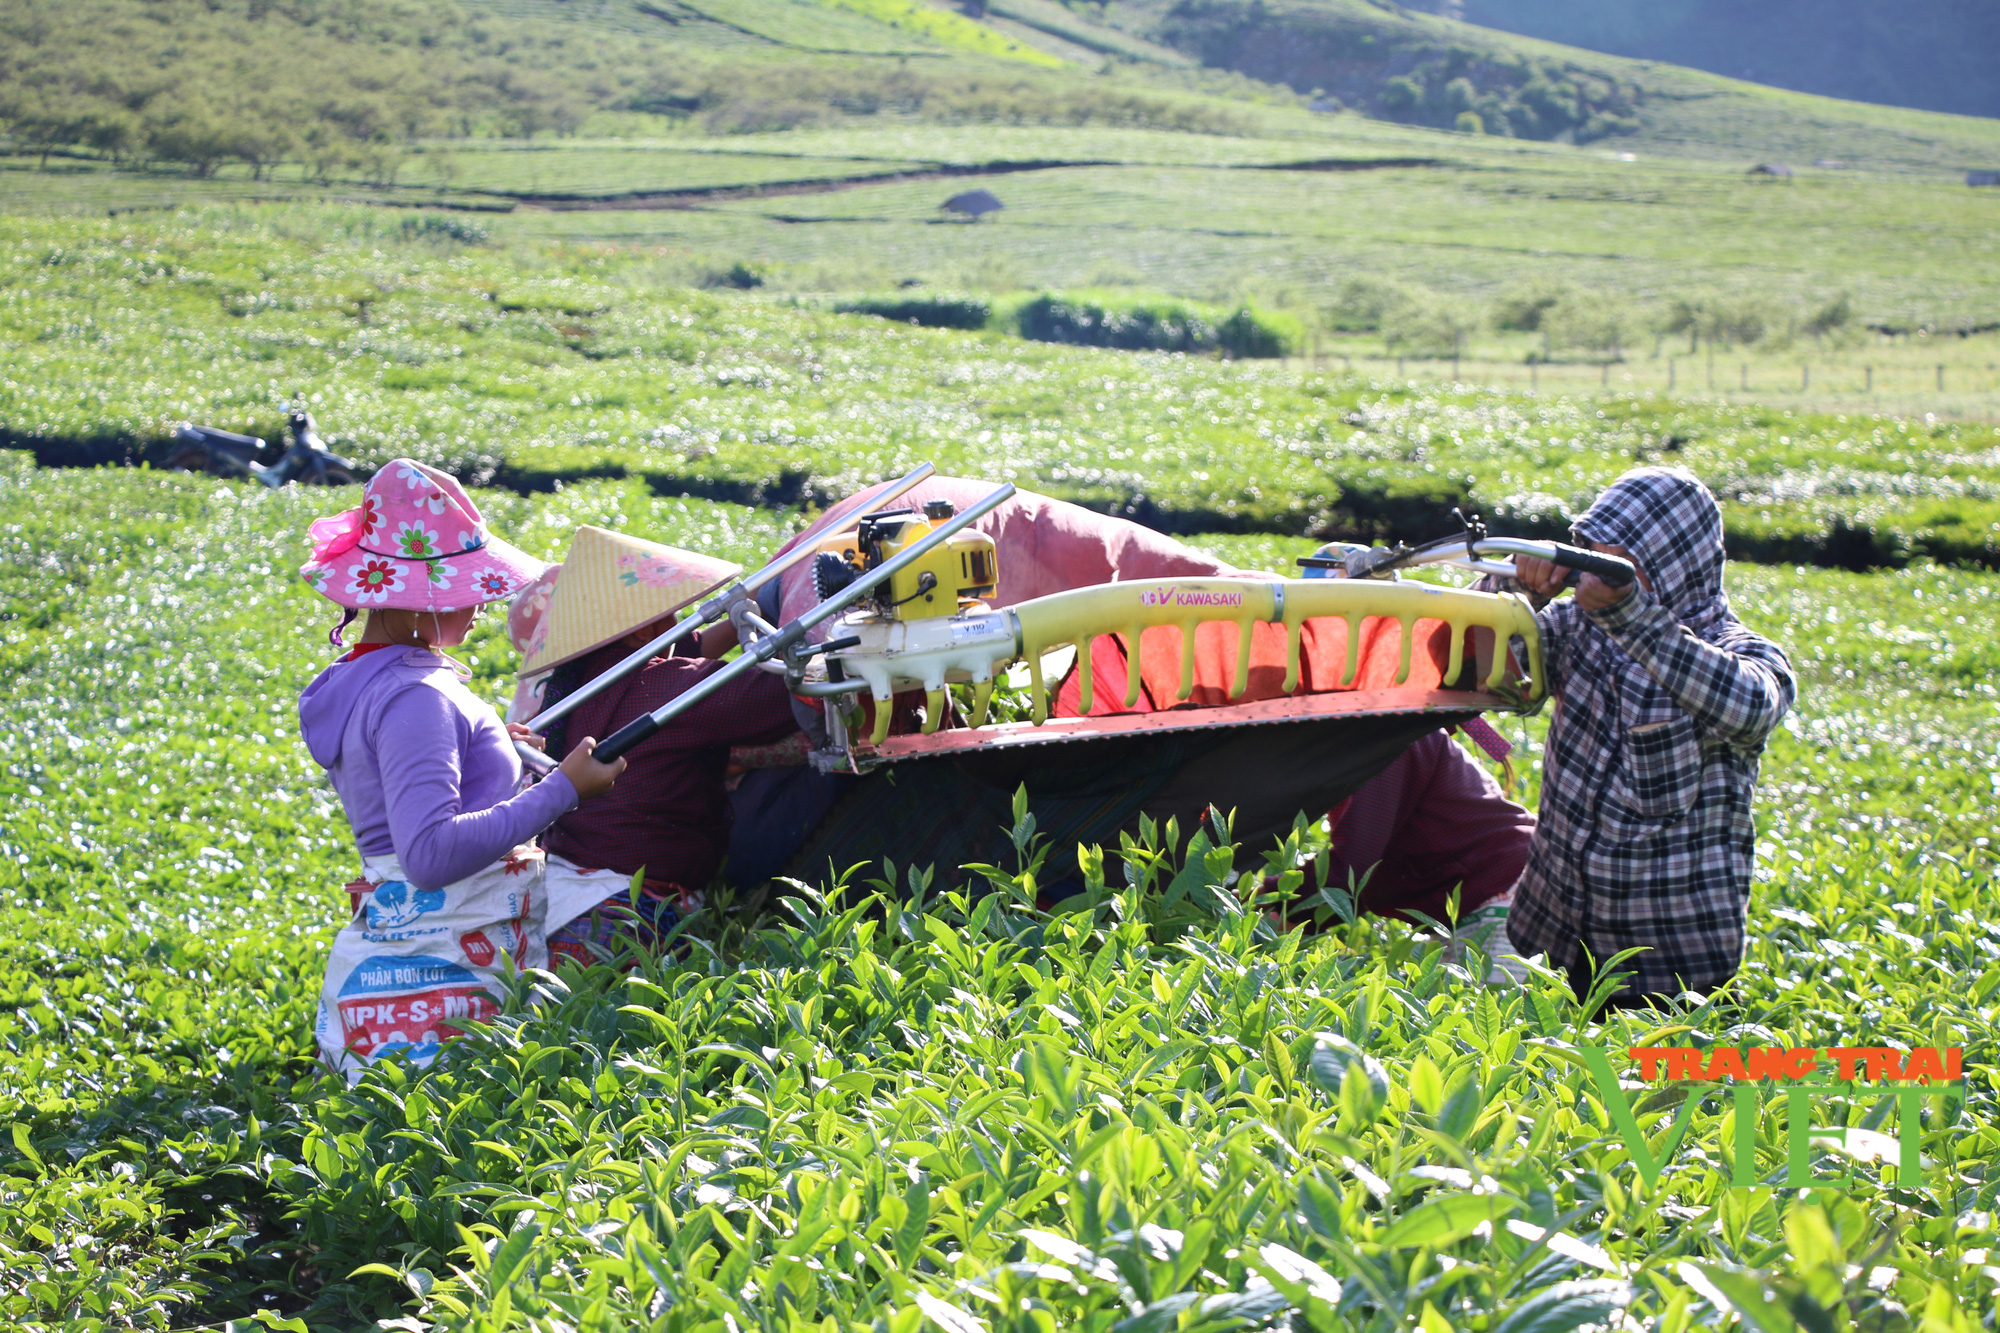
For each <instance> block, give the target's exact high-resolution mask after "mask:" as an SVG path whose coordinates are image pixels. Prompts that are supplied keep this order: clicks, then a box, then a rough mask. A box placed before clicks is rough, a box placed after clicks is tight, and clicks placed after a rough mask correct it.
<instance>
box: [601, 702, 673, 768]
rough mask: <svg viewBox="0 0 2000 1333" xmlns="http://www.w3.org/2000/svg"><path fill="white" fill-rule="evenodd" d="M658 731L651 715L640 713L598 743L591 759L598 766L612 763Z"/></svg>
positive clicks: (658, 725) (657, 726)
mask: <svg viewBox="0 0 2000 1333" xmlns="http://www.w3.org/2000/svg"><path fill="white" fill-rule="evenodd" d="M659 729H660V724H659V723H657V722H655V721H653V715H652V714H651V713H642V714H640V715H639V716H638V717H635V718H633V719H632V720H631V721H630V722H627V723H626V724H625V725H624V726H622V727H620V728H618V730H616V731H614V732H612V733H611V734H610V735H609V736H606V737H605V738H604V739H603V740H601V741H599V742H598V743H597V748H596V749H595V750H593V751H591V757H592V758H594V759H596V760H597V762H598V763H600V764H609V763H612V762H614V761H615V760H617V759H618V757H619V756H620V755H622V754H624V753H625V752H626V751H627V750H630V749H632V748H633V747H634V746H637V745H639V744H641V743H642V742H644V741H645V740H646V739H647V738H649V737H650V736H652V735H653V733H654V732H656V731H658V730H659Z"/></svg>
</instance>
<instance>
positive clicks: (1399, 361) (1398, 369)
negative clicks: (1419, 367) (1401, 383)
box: [1396, 356, 1403, 379]
mask: <svg viewBox="0 0 2000 1333" xmlns="http://www.w3.org/2000/svg"><path fill="white" fill-rule="evenodd" d="M1396 378H1397V379H1401V378H1403V358H1402V357H1400V356H1399V357H1397V358H1396Z"/></svg>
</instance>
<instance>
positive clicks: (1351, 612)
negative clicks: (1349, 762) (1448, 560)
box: [829, 578, 1546, 745]
mask: <svg viewBox="0 0 2000 1333" xmlns="http://www.w3.org/2000/svg"><path fill="white" fill-rule="evenodd" d="M1324 619H1338V620H1340V621H1342V622H1344V623H1345V625H1346V629H1347V661H1348V663H1349V667H1348V670H1349V672H1350V675H1349V677H1348V679H1347V680H1346V681H1344V682H1343V684H1347V685H1351V684H1352V683H1353V680H1354V674H1353V673H1356V672H1358V671H1359V670H1360V662H1361V632H1362V627H1363V625H1364V624H1365V623H1366V622H1368V621H1370V620H1378V619H1379V620H1393V621H1396V622H1398V623H1399V625H1400V626H1401V630H1402V633H1401V660H1400V661H1399V663H1398V666H1397V671H1396V677H1395V683H1396V684H1397V685H1401V684H1402V683H1403V682H1404V681H1405V680H1407V679H1408V677H1409V674H1410V657H1411V650H1412V649H1413V647H1414V646H1415V642H1416V635H1415V629H1416V624H1417V622H1418V621H1419V620H1435V621H1442V622H1443V623H1445V624H1447V625H1449V626H1450V627H1451V649H1450V660H1449V662H1448V663H1447V665H1446V666H1445V669H1444V673H1443V674H1444V679H1446V680H1456V679H1458V677H1459V674H1460V671H1461V670H1462V669H1463V667H1464V665H1465V658H1464V648H1465V639H1466V635H1467V633H1468V632H1469V631H1472V630H1484V631H1487V632H1488V633H1489V634H1490V635H1491V636H1492V637H1491V638H1490V639H1489V640H1488V642H1489V643H1493V644H1499V645H1505V644H1508V643H1510V642H1512V641H1513V640H1515V639H1519V640H1521V641H1522V644H1523V646H1524V648H1525V650H1526V661H1525V663H1522V664H1521V665H1523V666H1524V667H1525V669H1526V679H1525V680H1519V679H1516V678H1515V677H1514V670H1515V666H1514V662H1513V659H1512V657H1511V655H1510V654H1509V653H1508V652H1506V651H1505V650H1504V649H1501V650H1497V651H1491V652H1490V653H1489V655H1488V657H1487V659H1486V660H1485V661H1483V662H1481V663H1480V664H1479V665H1480V666H1481V667H1482V668H1483V669H1484V670H1485V678H1484V679H1483V680H1482V681H1481V686H1482V688H1483V690H1484V691H1485V692H1486V693H1488V694H1490V695H1491V696H1492V697H1493V699H1494V700H1495V702H1496V703H1498V704H1499V705H1500V706H1504V707H1509V708H1512V709H1514V710H1516V711H1521V712H1529V711H1533V709H1534V708H1536V707H1538V706H1539V705H1540V703H1541V702H1542V699H1543V695H1544V692H1545V689H1546V685H1545V682H1544V679H1543V666H1542V641H1541V634H1540V632H1539V630H1538V628H1537V626H1536V624H1535V617H1534V612H1533V610H1532V609H1531V608H1530V607H1529V605H1528V603H1527V602H1526V601H1525V600H1523V599H1522V598H1520V597H1517V596H1514V595H1512V594H1496V593H1485V592H1473V591H1470V590H1467V589H1458V588H1441V587H1436V586H1433V585H1430V584H1424V583H1383V582H1377V581H1375V580H1372V579H1280V580H1266V579H1241V578H1239V579H1223V578H1214V579H1172V580H1144V581H1135V582H1131V583H1107V584H1101V585H1098V586H1096V587H1090V588H1075V589H1071V590H1070V591H1067V592H1058V593H1051V594H1049V595H1048V596H1046V597H1038V598H1035V599H1034V600H1033V601H1028V602H1022V603H1020V604H1019V605H1018V606H1015V607H1012V608H1010V609H1007V610H1001V611H989V610H986V609H985V608H984V607H973V608H971V609H969V610H967V611H965V612H963V613H961V614H959V615H956V616H954V617H952V618H950V619H948V620H943V621H939V620H934V619H926V620H924V621H921V622H917V623H910V624H895V623H893V622H890V621H888V620H886V619H885V618H883V617H881V616H862V617H855V618H852V619H850V620H847V621H843V622H841V623H840V624H839V625H838V626H836V628H835V630H834V633H835V634H836V635H841V634H853V635H855V636H856V637H858V638H859V639H860V640H861V642H860V643H858V644H856V645H855V646H854V647H852V648H848V649H845V650H843V651H841V652H837V653H833V654H830V655H829V660H831V661H837V662H838V663H840V665H841V668H842V669H843V670H844V671H845V672H846V673H847V675H849V676H850V677H854V678H859V679H861V680H865V681H867V682H868V686H869V690H870V694H871V696H872V697H873V699H874V700H875V704H876V710H875V729H874V732H873V734H872V735H871V736H870V737H869V738H868V739H869V742H870V743H871V744H874V745H880V744H881V743H882V742H883V740H884V739H885V738H886V737H887V735H888V727H889V709H888V704H889V701H890V699H891V698H892V697H893V696H894V694H895V693H896V692H897V691H898V690H907V689H921V690H923V691H924V692H925V694H926V696H927V698H928V703H927V706H926V711H925V721H924V731H925V733H926V734H929V733H932V732H935V731H936V729H937V727H938V723H939V721H940V720H941V719H942V718H943V716H944V688H945V686H946V684H947V683H949V682H952V681H969V682H971V684H972V685H973V686H974V699H973V711H972V716H971V717H970V718H969V719H967V720H968V722H969V723H970V725H971V726H972V727H974V728H978V727H983V726H985V725H986V717H987V707H988V704H989V701H990V700H991V698H992V693H993V677H994V676H995V675H996V674H997V673H999V672H1002V671H1004V670H1005V669H1006V668H1007V666H1008V665H1009V664H1010V663H1012V662H1016V661H1020V662H1024V663H1025V664H1026V665H1027V668H1028V677H1029V685H1030V688H1031V693H1032V697H1033V712H1032V720H1033V722H1034V724H1035V725H1036V726H1040V725H1042V724H1043V723H1044V722H1046V721H1047V720H1048V718H1049V693H1050V689H1051V685H1050V682H1048V681H1046V680H1044V679H1043V676H1042V660H1043V658H1044V657H1045V656H1047V655H1048V654H1050V653H1052V652H1053V651H1055V650H1057V649H1059V648H1064V647H1072V648H1074V649H1075V650H1076V661H1077V666H1078V672H1079V684H1080V685H1081V687H1082V700H1081V705H1082V708H1083V710H1084V711H1085V712H1088V711H1089V710H1090V708H1091V705H1092V700H1093V699H1094V697H1095V692H1096V681H1095V679H1094V678H1093V672H1092V655H1091V641H1092V640H1093V639H1095V638H1097V637H1098V636H1100V635H1104V634H1116V635H1121V636H1123V637H1124V639H1125V640H1126V641H1127V642H1128V643H1130V644H1133V645H1137V644H1138V643H1139V641H1140V638H1141V636H1142V635H1143V634H1144V632H1145V631H1146V630H1148V629H1150V628H1153V627H1155V626H1172V627H1174V628H1177V629H1178V630H1180V633H1181V680H1180V690H1179V698H1181V699H1183V700H1185V699H1187V698H1189V697H1190V696H1191V695H1192V693H1193V691H1194V665H1195V663H1194V656H1195V630H1196V628H1197V627H1198V626H1200V625H1202V624H1204V623H1206V622H1209V621H1226V622H1229V623H1232V624H1234V625H1235V626H1236V627H1237V629H1238V640H1237V648H1236V676H1235V679H1234V681H1233V682H1232V683H1231V685H1230V688H1229V691H1228V695H1229V697H1230V698H1232V699H1234V698H1237V697H1239V696H1241V695H1242V694H1243V693H1244V691H1245V690H1246V689H1247V688H1248V686H1249V674H1248V673H1249V667H1250V645H1251V633H1252V630H1253V629H1254V627H1255V626H1256V625H1258V624H1260V623H1261V624H1273V625H1282V626H1284V628H1285V631H1286V638H1287V652H1286V670H1285V678H1284V684H1283V686H1282V687H1281V688H1282V689H1283V690H1284V692H1285V693H1286V694H1292V693H1294V692H1295V691H1297V690H1298V688H1299V684H1300V674H1301V673H1300V655H1301V638H1302V635H1303V633H1304V625H1305V622H1306V621H1308V620H1324ZM1140 685H1141V677H1140V673H1139V672H1137V671H1133V672H1130V673H1128V675H1127V676H1126V684H1125V699H1124V703H1125V707H1127V708H1130V707H1132V706H1133V705H1134V704H1135V703H1137V701H1138V696H1139V689H1140Z"/></svg>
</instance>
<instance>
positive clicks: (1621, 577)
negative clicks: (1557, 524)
mask: <svg viewBox="0 0 2000 1333" xmlns="http://www.w3.org/2000/svg"><path fill="white" fill-rule="evenodd" d="M1555 549H1556V558H1555V562H1554V563H1556V564H1558V565H1561V566H1562V567H1563V568H1564V569H1574V570H1576V571H1578V572H1579V573H1583V574H1595V575H1597V577H1598V578H1600V579H1603V580H1604V581H1605V582H1606V583H1608V584H1610V585H1611V586H1612V587H1614V588H1622V587H1624V586H1625V585H1626V584H1628V583H1630V582H1631V581H1632V580H1633V579H1634V578H1636V577H1638V573H1639V571H1638V570H1637V569H1636V568H1634V567H1633V564H1632V562H1631V561H1630V560H1621V559H1619V558H1618V557H1617V556H1615V555H1599V554H1598V553H1597V552H1596V551H1585V550H1581V549H1579V548H1577V547H1574V546H1563V545H1561V544H1558V545H1557V546H1556V548H1555Z"/></svg>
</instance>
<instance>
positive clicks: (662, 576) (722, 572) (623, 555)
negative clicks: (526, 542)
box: [521, 527, 743, 676]
mask: <svg viewBox="0 0 2000 1333" xmlns="http://www.w3.org/2000/svg"><path fill="white" fill-rule="evenodd" d="M742 572H743V567H742V566H741V565H732V564H730V563H729V562H728V561H726V560H717V559H715V558H713V557H712V556H705V555H696V554H695V553H694V552H692V551H680V550H676V549H675V548H673V547H671V546H662V545H660V544H659V543H658V542H649V541H642V540H640V539H639V538H637V537H628V536H626V535H625V534H624V533H622V532H607V531H605V530H604V529H603V528H593V527H581V528H578V529H577V530H576V536H575V537H573V538H571V539H570V544H569V554H568V555H565V556H564V557H563V562H562V573H561V574H560V575H558V576H557V578H556V581H555V591H554V592H553V593H551V594H550V595H549V604H548V609H547V610H546V611H545V612H544V613H543V614H542V623H541V626H540V627H539V631H538V635H539V638H540V639H541V642H540V643H539V644H537V645H536V646H535V648H534V650H533V651H532V652H530V653H529V654H528V656H527V659H526V660H525V661H523V662H522V663H521V674H522V675H524V676H531V675H535V674H536V673H538V672H542V671H547V670H549V669H550V668H551V667H558V666H561V665H562V664H563V663H564V662H570V661H574V660H575V659H577V658H579V657H582V656H583V655H584V654H586V653H590V652H594V651H596V650H597V649H599V648H602V647H603V646H604V645H605V644H607V643H611V642H612V641H614V640H616V639H620V638H623V637H624V636H625V635H627V634H630V633H631V632H632V631H633V630H635V629H638V628H639V627H640V626H641V625H648V624H651V623H652V622H653V621H655V620H658V619H660V618H661V617H663V616H667V615H670V614H672V613H673V612H676V611H679V610H680V609H681V608H683V607H685V606H687V605H688V604H689V603H691V602H693V601H695V600H696V599H697V598H699V597H700V596H702V595H703V594H704V593H706V592H708V591H709V590H710V589H712V588H713V587H714V586H715V585H716V584H718V583H721V582H723V581H724V580H726V579H732V578H735V577H736V576H737V575H738V574H741V573H742Z"/></svg>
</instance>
